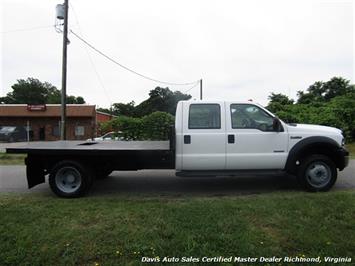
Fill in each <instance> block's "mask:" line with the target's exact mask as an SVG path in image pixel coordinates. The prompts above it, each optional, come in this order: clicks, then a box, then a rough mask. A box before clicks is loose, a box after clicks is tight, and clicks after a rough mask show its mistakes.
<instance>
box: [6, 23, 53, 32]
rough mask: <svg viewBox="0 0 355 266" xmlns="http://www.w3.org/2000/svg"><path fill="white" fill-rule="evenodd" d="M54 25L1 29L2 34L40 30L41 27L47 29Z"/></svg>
mask: <svg viewBox="0 0 355 266" xmlns="http://www.w3.org/2000/svg"><path fill="white" fill-rule="evenodd" d="M53 26H54V25H50V26H39V27H32V28H23V29H15V30H8V31H0V33H1V34H4V33H13V32H20V31H33V30H40V29H47V28H52V27H53Z"/></svg>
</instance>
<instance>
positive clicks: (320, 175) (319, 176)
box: [305, 161, 332, 188]
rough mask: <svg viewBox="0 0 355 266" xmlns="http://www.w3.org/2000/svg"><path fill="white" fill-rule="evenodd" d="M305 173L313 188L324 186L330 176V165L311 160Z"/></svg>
mask: <svg viewBox="0 0 355 266" xmlns="http://www.w3.org/2000/svg"><path fill="white" fill-rule="evenodd" d="M305 174H306V178H307V180H308V182H309V184H310V185H312V186H313V187H315V188H322V187H324V186H326V185H327V184H328V183H329V182H330V180H331V177H332V172H331V170H330V167H329V166H328V165H327V164H326V163H324V162H322V161H315V162H312V163H311V164H310V165H309V166H308V167H307V169H306V173H305Z"/></svg>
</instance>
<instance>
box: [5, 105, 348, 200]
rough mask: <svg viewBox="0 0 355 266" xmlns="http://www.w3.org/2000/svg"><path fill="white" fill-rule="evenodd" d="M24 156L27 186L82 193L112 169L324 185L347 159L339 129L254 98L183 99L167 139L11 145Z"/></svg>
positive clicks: (69, 194) (312, 188)
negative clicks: (282, 112)
mask: <svg viewBox="0 0 355 266" xmlns="http://www.w3.org/2000/svg"><path fill="white" fill-rule="evenodd" d="M6 151H7V153H25V154H27V158H26V159H25V162H26V169H27V170H26V171H27V180H28V186H29V188H32V187H34V186H36V185H38V184H40V183H44V182H45V176H46V175H49V185H50V187H51V189H52V191H53V192H54V193H55V194H56V195H58V196H60V197H68V198H71V197H79V196H82V195H84V194H85V193H86V192H87V191H88V190H89V188H90V187H91V186H92V184H93V180H94V179H95V178H102V177H105V176H107V175H109V174H110V173H111V172H112V171H115V170H140V169H175V170H176V175H178V176H186V177H189V176H218V175H223V176H225V175H231V176H234V175H238V174H241V173H243V174H245V173H249V174H251V175H252V174H253V173H259V174H260V173H274V172H278V173H279V172H285V173H288V174H292V175H296V176H297V178H298V181H299V183H300V184H301V186H302V187H303V188H304V189H306V190H308V191H327V190H329V189H330V188H331V187H332V186H333V185H334V183H335V182H336V179H337V171H338V170H339V171H341V170H343V169H344V168H345V167H346V166H347V165H348V162H349V153H348V151H347V150H346V149H345V148H344V137H343V135H342V132H341V130H339V129H336V128H332V127H326V126H318V125H304V124H286V123H284V122H283V121H281V120H280V119H278V118H277V117H276V116H275V115H273V114H272V113H271V112H269V111H268V110H266V109H265V108H263V107H262V106H260V105H258V104H255V103H252V102H225V101H181V102H179V103H178V105H177V109H176V116H175V128H174V130H172V134H171V137H170V140H169V141H105V142H95V141H55V142H43V143H40V144H38V143H36V144H35V143H28V144H25V145H23V146H20V147H16V148H7V149H6Z"/></svg>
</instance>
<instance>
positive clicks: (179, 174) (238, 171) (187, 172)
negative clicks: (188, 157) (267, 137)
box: [176, 169, 286, 177]
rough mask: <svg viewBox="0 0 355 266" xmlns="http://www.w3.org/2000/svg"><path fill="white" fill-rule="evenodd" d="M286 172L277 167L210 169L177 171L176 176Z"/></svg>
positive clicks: (254, 174)
mask: <svg viewBox="0 0 355 266" xmlns="http://www.w3.org/2000/svg"><path fill="white" fill-rule="evenodd" d="M285 173H286V172H285V171H283V170H279V169H265V170H219V171H218V170H217V171H215V170H211V171H177V172H176V176H180V177H214V176H251V175H252V176H256V175H257V176H263V175H284V174H285Z"/></svg>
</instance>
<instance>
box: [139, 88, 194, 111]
mask: <svg viewBox="0 0 355 266" xmlns="http://www.w3.org/2000/svg"><path fill="white" fill-rule="evenodd" d="M189 99H191V95H188V94H183V93H181V92H180V91H175V92H172V91H171V90H169V88H161V87H156V88H155V89H154V90H151V91H150V92H149V98H148V99H147V100H145V101H143V102H142V103H140V104H139V105H138V106H137V107H136V116H139V117H141V116H144V115H146V114H151V113H153V112H157V111H160V112H167V113H170V114H172V115H175V110H176V105H177V103H178V101H181V100H189Z"/></svg>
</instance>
